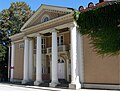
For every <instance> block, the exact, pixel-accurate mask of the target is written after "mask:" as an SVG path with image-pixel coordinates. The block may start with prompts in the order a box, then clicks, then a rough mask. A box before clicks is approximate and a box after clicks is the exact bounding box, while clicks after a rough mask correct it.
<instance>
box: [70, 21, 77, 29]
mask: <svg viewBox="0 0 120 91" xmlns="http://www.w3.org/2000/svg"><path fill="white" fill-rule="evenodd" d="M68 27H69V28H70V29H71V28H73V27H78V25H77V23H76V22H75V21H73V22H72V23H70V24H69V25H68Z"/></svg>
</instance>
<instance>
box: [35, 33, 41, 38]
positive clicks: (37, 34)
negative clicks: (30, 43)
mask: <svg viewBox="0 0 120 91" xmlns="http://www.w3.org/2000/svg"><path fill="white" fill-rule="evenodd" d="M35 36H36V37H37V36H43V34H41V33H36V34H35Z"/></svg>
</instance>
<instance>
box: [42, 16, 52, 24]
mask: <svg viewBox="0 0 120 91" xmlns="http://www.w3.org/2000/svg"><path fill="white" fill-rule="evenodd" d="M49 20H50V17H49V15H47V14H45V15H44V16H43V17H42V19H41V22H42V23H43V22H47V21H49Z"/></svg>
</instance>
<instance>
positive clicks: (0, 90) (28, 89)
mask: <svg viewBox="0 0 120 91" xmlns="http://www.w3.org/2000/svg"><path fill="white" fill-rule="evenodd" d="M0 91H116V90H96V89H80V90H72V89H60V88H51V87H40V86H28V85H16V84H8V83H0Z"/></svg>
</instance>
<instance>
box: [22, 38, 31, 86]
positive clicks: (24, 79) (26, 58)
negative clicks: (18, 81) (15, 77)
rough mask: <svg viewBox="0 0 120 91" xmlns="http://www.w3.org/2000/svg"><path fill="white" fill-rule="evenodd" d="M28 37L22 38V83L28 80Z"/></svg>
mask: <svg viewBox="0 0 120 91" xmlns="http://www.w3.org/2000/svg"><path fill="white" fill-rule="evenodd" d="M28 74H29V39H28V38H27V37H25V38H24V73H23V80H22V84H26V83H27V82H29V75H28Z"/></svg>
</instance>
